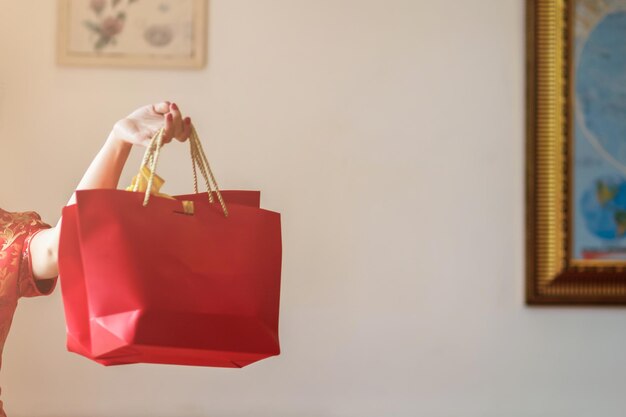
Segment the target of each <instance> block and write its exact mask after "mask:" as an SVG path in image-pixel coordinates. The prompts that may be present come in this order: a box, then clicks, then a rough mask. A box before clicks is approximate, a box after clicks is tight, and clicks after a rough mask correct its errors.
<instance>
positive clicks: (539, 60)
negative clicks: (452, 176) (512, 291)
mask: <svg viewBox="0 0 626 417" xmlns="http://www.w3.org/2000/svg"><path fill="white" fill-rule="evenodd" d="M624 34H626V0H527V149H526V154H527V156H526V157H527V163H526V179H527V182H526V201H527V204H526V206H527V216H526V224H527V227H526V229H527V232H526V233H527V234H526V260H527V264H526V267H527V268H526V269H527V271H526V301H527V303H529V304H626V136H621V135H622V134H623V133H625V132H626V131H625V130H624V126H625V124H624V123H625V121H626V107H625V106H626V83H624V80H625V79H626V75H622V76H620V75H619V74H626V72H622V69H624V70H626V67H624V64H625V63H626V49H625V48H624V47H622V45H623V44H624V41H625V39H626V36H624ZM620 77H625V78H620ZM622 142H624V143H625V145H624V146H622ZM622 151H624V153H623V154H622ZM622 160H624V163H623V164H622ZM622 165H623V166H624V167H623V168H622Z"/></svg>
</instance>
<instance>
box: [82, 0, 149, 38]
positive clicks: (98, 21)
mask: <svg viewBox="0 0 626 417" xmlns="http://www.w3.org/2000/svg"><path fill="white" fill-rule="evenodd" d="M137 1H138V0H127V1H123V0H110V1H107V0H91V1H90V3H89V7H90V8H91V10H92V11H93V12H94V15H95V16H94V18H95V20H91V19H90V20H86V21H85V27H86V28H87V29H88V30H90V31H92V32H93V33H94V34H95V35H96V36H97V41H96V42H95V44H94V49H96V50H101V49H103V48H105V47H106V46H107V45H109V44H115V43H116V36H117V35H118V34H119V33H120V32H122V30H123V29H124V22H125V21H126V8H127V7H128V6H130V5H132V4H133V3H135V2H137ZM105 9H110V10H107V11H106V12H105Z"/></svg>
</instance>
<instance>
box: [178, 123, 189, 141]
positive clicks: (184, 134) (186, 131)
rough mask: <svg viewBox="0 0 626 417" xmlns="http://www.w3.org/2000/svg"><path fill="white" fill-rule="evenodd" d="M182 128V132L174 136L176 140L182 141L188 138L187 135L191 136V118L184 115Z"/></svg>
mask: <svg viewBox="0 0 626 417" xmlns="http://www.w3.org/2000/svg"><path fill="white" fill-rule="evenodd" d="M184 125H185V127H184V129H183V133H182V135H180V136H176V140H178V141H180V142H184V141H186V140H187V139H189V136H191V118H189V117H186V118H185V120H184Z"/></svg>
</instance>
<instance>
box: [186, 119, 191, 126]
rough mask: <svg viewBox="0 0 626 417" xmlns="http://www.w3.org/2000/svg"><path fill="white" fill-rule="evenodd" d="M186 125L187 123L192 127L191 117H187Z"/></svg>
mask: <svg viewBox="0 0 626 417" xmlns="http://www.w3.org/2000/svg"><path fill="white" fill-rule="evenodd" d="M185 123H187V124H188V125H190V124H191V118H190V117H187V118H186V119H185Z"/></svg>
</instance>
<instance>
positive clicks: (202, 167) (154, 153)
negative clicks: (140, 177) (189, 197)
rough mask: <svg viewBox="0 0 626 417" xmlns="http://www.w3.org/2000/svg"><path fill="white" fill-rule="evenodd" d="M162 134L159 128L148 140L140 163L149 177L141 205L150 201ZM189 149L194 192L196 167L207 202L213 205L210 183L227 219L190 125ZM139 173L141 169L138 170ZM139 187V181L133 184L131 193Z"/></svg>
mask: <svg viewBox="0 0 626 417" xmlns="http://www.w3.org/2000/svg"><path fill="white" fill-rule="evenodd" d="M163 133H164V128H161V129H160V130H159V131H158V132H157V133H156V134H155V135H154V136H153V137H152V139H151V140H150V144H149V145H148V147H147V149H146V152H145V153H144V156H143V160H142V162H141V166H142V167H143V166H146V167H147V168H148V169H149V171H150V177H149V179H148V186H147V188H146V194H145V197H144V202H143V205H144V206H146V205H147V204H148V202H149V200H150V191H151V190H152V184H153V180H154V176H155V174H156V167H157V162H158V159H159V154H160V151H161V148H162V147H163ZM189 149H190V154H191V164H192V167H193V177H194V192H195V193H196V194H197V193H198V176H197V173H196V167H197V168H198V170H199V171H200V173H201V174H202V177H203V178H204V182H205V184H206V186H207V191H208V197H209V202H210V203H213V202H214V199H213V187H212V186H211V183H213V185H214V186H215V192H216V194H217V198H218V200H219V202H220V205H221V207H222V211H223V212H224V216H225V217H228V208H227V207H226V203H225V202H224V199H223V198H222V193H221V192H220V190H219V186H218V185H217V181H216V180H215V176H214V175H213V171H212V170H211V167H210V165H209V161H208V159H207V157H206V155H205V153H204V149H203V148H202V142H200V138H199V137H198V132H197V131H196V128H195V127H194V126H193V125H192V127H191V136H190V137H189ZM140 171H141V168H140ZM138 187H139V181H137V182H136V183H135V186H134V188H133V191H137V190H138Z"/></svg>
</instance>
